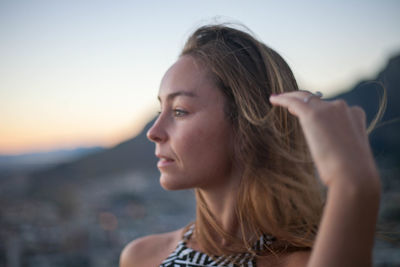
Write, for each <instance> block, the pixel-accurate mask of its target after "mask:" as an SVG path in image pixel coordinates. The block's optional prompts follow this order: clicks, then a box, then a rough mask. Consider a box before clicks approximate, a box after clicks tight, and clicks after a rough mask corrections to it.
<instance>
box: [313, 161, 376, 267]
mask: <svg viewBox="0 0 400 267" xmlns="http://www.w3.org/2000/svg"><path fill="white" fill-rule="evenodd" d="M360 175H362V176H363V177H341V178H342V179H335V180H334V182H333V183H332V184H331V185H329V191H328V196H327V203H326V206H325V210H324V214H323V217H322V221H321V224H320V228H319V232H318V235H317V239H316V242H315V245H314V248H313V252H312V254H311V258H310V261H309V264H308V266H309V267H314V266H324V267H327V266H341V267H345V266H352V267H354V266H372V248H373V243H374V234H375V225H376V220H377V214H378V209H379V200H380V190H381V188H380V180H379V176H378V174H377V172H376V170H375V169H371V170H369V171H367V170H364V171H363V172H360Z"/></svg>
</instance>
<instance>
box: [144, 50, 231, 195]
mask: <svg viewBox="0 0 400 267" xmlns="http://www.w3.org/2000/svg"><path fill="white" fill-rule="evenodd" d="M159 101H160V105H161V112H160V115H159V117H158V118H157V120H156V122H155V123H154V125H153V126H152V127H151V128H150V129H149V131H148V132H147V137H148V138H149V139H150V140H151V141H153V142H154V143H155V144H156V156H157V157H158V158H159V161H158V164H157V167H158V169H159V170H160V173H161V176H160V183H161V185H162V186H163V187H164V188H165V189H168V190H177V189H187V188H202V189H206V188H210V187H216V186H221V185H224V184H226V183H227V182H229V180H230V177H231V176H232V153H233V142H232V139H233V136H232V135H233V133H232V127H231V124H230V122H229V120H228V119H227V118H226V115H225V113H224V103H225V99H224V96H223V94H222V92H221V91H220V90H219V89H218V88H217V87H216V86H215V85H214V83H213V82H212V80H211V79H210V77H209V75H207V72H206V70H205V69H204V68H203V67H202V66H201V65H200V64H198V63H197V62H196V61H195V60H194V59H193V57H190V56H183V57H181V58H179V60H178V61H177V62H176V63H175V64H174V65H172V67H171V68H170V69H169V70H168V71H167V73H166V74H165V76H164V78H163V79H162V82H161V86H160V90H159Z"/></svg>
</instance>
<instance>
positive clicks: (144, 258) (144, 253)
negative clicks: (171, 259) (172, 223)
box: [119, 228, 184, 267]
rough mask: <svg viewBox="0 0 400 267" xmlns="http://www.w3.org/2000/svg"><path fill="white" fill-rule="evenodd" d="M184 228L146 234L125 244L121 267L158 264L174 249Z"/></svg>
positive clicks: (143, 266) (140, 266)
mask: <svg viewBox="0 0 400 267" xmlns="http://www.w3.org/2000/svg"><path fill="white" fill-rule="evenodd" d="M183 230H184V228H181V229H179V230H176V231H173V232H168V233H163V234H156V235H150V236H145V237H142V238H138V239H135V240H133V241H132V242H130V243H129V244H127V245H126V246H125V248H124V249H123V250H122V252H121V256H120V263H119V264H120V267H147V266H151V267H154V266H158V265H160V264H161V262H162V261H163V260H164V259H166V258H167V257H168V256H169V254H170V253H171V252H172V251H174V249H175V247H176V245H177V244H178V242H179V241H180V240H181V237H182V232H183Z"/></svg>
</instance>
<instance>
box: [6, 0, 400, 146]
mask: <svg viewBox="0 0 400 267" xmlns="http://www.w3.org/2000/svg"><path fill="white" fill-rule="evenodd" d="M398 14H400V1H397V0H392V1H389V0H382V1H378V0H376V1H370V0H357V1H356V0H347V1H345V0H335V1H310V0H305V1H288V0H282V1H267V0H264V1H227V0H225V1H222V0H221V1H218V0H214V1H212V0H203V1H188V0H186V1H178V0H169V1H151V0H149V1H134V0H133V1H119V0H115V1H103V0H92V1H85V0H70V1H61V0H46V1H45V0H35V1H34V0H0V154H19V153H28V152H37V151H46V150H52V149H59V148H74V147H78V146H97V145H100V146H106V147H110V146H113V145H116V144H118V143H119V142H121V141H124V140H126V139H128V138H131V137H132V136H134V135H135V134H137V133H138V132H139V131H140V130H141V129H142V127H143V126H144V125H145V123H146V122H148V121H149V120H150V119H151V118H153V117H154V116H155V115H156V113H157V109H158V102H157V92H158V87H159V83H160V80H161V78H162V76H163V74H164V72H165V71H166V70H167V69H168V67H169V66H170V65H171V64H173V63H174V61H175V60H176V59H177V56H178V55H179V52H180V49H181V48H182V46H183V44H184V42H185V39H186V38H187V37H188V36H189V34H190V33H191V32H192V31H193V30H195V29H196V27H198V26H201V25H203V24H206V23H213V22H234V23H242V24H244V25H245V26H247V27H248V28H250V29H251V30H252V32H254V34H255V35H256V37H258V38H259V39H261V40H262V41H264V42H265V43H266V44H267V45H268V46H270V47H272V48H273V49H275V50H276V51H277V52H278V53H280V54H281V55H282V56H283V57H284V59H285V60H286V61H287V62H288V64H289V65H290V66H291V68H292V70H293V72H294V74H295V76H296V79H297V81H298V83H299V85H300V88H302V89H307V90H310V91H321V92H323V93H324V94H325V95H334V94H337V93H338V92H341V91H343V90H346V89H349V88H351V87H352V86H353V85H354V84H355V83H357V82H358V81H359V80H360V79H373V78H374V77H375V75H376V74H377V72H379V70H381V69H382V68H383V67H384V66H385V64H386V63H387V60H388V59H389V58H390V57H391V56H394V55H397V54H400V16H399V15H398Z"/></svg>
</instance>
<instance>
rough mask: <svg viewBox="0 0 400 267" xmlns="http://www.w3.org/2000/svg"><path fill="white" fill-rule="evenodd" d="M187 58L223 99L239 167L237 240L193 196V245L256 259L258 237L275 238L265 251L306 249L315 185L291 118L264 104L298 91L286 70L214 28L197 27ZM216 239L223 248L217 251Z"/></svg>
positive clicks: (243, 36) (226, 30) (315, 208)
mask: <svg viewBox="0 0 400 267" xmlns="http://www.w3.org/2000/svg"><path fill="white" fill-rule="evenodd" d="M186 55H188V56H192V57H193V58H194V59H195V60H197V61H198V62H200V63H201V64H203V65H204V66H205V67H206V68H207V69H208V70H209V72H210V75H211V76H212V78H213V79H214V81H215V83H216V85H217V86H218V88H220V90H221V91H222V92H223V94H224V95H225V98H226V115H227V117H228V118H229V120H231V122H232V125H233V128H234V131H235V138H236V140H235V160H236V161H237V162H236V163H237V164H240V165H241V166H243V177H242V182H241V186H240V189H239V193H238V196H237V207H236V216H237V220H238V223H239V226H240V229H241V233H242V234H241V237H240V238H238V237H235V236H234V235H233V234H232V233H229V232H227V231H225V230H224V229H223V228H222V227H221V225H220V224H219V223H218V221H217V220H216V218H215V216H214V215H213V214H212V213H211V211H210V210H209V208H208V207H207V205H206V203H205V201H204V199H203V196H202V194H201V191H200V190H196V200H197V218H196V227H195V238H196V241H197V242H199V244H200V246H201V248H202V249H203V250H204V251H205V252H206V253H208V254H209V255H229V254H233V253H242V252H248V251H251V252H252V253H254V254H257V253H258V252H256V251H254V250H253V249H252V244H253V242H255V241H256V239H257V238H258V237H260V236H261V235H263V234H270V235H273V236H275V237H276V239H277V240H278V242H276V243H275V245H274V246H270V247H268V248H266V249H268V250H269V251H268V252H278V253H279V252H282V251H287V250H289V249H294V250H300V249H309V248H311V247H312V245H313V242H314V239H315V236H316V232H317V228H318V224H319V221H320V218H321V214H322V209H323V199H324V198H323V196H322V194H321V185H320V184H319V182H318V179H317V178H316V173H315V169H314V166H313V163H312V160H311V157H310V153H309V151H308V149H307V146H306V143H305V138H304V136H303V133H302V129H301V127H300V124H299V121H298V119H297V118H295V117H294V116H293V115H291V114H290V113H288V111H287V110H286V109H283V108H280V107H273V106H272V105H271V104H270V103H269V100H268V99H269V96H270V95H271V94H277V93H282V92H287V91H294V90H298V86H297V83H296V81H295V78H294V76H293V73H292V71H291V70H290V68H289V66H288V65H287V64H286V62H285V61H284V60H283V59H282V57H281V56H280V55H279V54H278V53H276V52H275V51H274V50H272V49H271V48H269V47H268V46H266V45H265V44H263V43H262V42H260V41H258V40H257V39H255V38H254V37H253V36H252V35H250V34H249V33H247V32H245V31H242V30H238V29H236V28H233V27H230V26H226V25H220V24H219V25H207V26H203V27H201V28H199V29H197V30H196V31H195V32H194V33H193V34H192V35H191V36H190V37H189V39H188V40H187V42H186V44H185V46H184V48H183V51H182V53H181V56H186ZM215 233H218V234H219V235H220V237H222V238H224V239H225V240H227V241H228V242H229V244H230V245H229V246H221V245H220V244H219V243H218V240H217V239H216V238H215ZM249 233H250V235H249ZM264 252H265V251H264Z"/></svg>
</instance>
